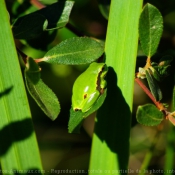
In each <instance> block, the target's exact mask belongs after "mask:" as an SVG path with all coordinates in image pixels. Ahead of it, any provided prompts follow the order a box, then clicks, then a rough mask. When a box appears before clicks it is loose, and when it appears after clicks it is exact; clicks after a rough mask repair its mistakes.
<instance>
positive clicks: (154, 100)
mask: <svg viewBox="0 0 175 175" xmlns="http://www.w3.org/2000/svg"><path fill="white" fill-rule="evenodd" d="M135 81H136V82H137V84H138V85H139V86H140V87H141V88H142V89H143V91H144V92H145V93H146V94H147V95H148V97H149V98H150V99H151V100H152V102H153V103H154V104H155V105H156V107H157V108H158V109H159V110H160V111H162V112H164V113H165V114H166V109H165V108H164V106H163V104H162V103H160V102H159V101H156V99H155V98H154V97H153V95H152V93H151V92H150V90H149V89H148V88H147V87H146V86H145V85H144V84H143V83H142V81H140V79H139V78H135Z"/></svg>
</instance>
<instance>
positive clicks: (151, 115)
mask: <svg viewBox="0 0 175 175" xmlns="http://www.w3.org/2000/svg"><path fill="white" fill-rule="evenodd" d="M136 118H137V121H138V122H139V123H140V124H142V125H145V126H156V125H159V124H160V123H161V121H162V120H163V119H164V114H163V113H162V112H161V111H159V110H158V109H157V108H156V107H155V106H154V105H152V104H146V105H143V106H139V107H138V109H137V114H136Z"/></svg>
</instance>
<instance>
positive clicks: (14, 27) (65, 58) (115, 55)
mask: <svg viewBox="0 0 175 175" xmlns="http://www.w3.org/2000/svg"><path fill="white" fill-rule="evenodd" d="M90 2H91V1H90V0H86V1H78V0H75V2H74V1H69V0H63V1H62V0H60V1H55V0H52V1H48V0H43V1H38V0H31V1H25V0H22V1H14V2H11V3H10V2H7V3H6V4H7V9H8V10H9V14H10V23H11V30H10V26H9V23H8V20H7V13H6V12H5V6H4V3H3V2H1V3H2V4H1V5H3V6H2V7H1V8H2V9H1V11H2V12H1V16H5V18H3V19H2V21H1V23H6V24H5V25H3V24H2V25H1V28H3V30H2V35H0V39H1V40H2V41H3V42H1V45H0V48H1V50H2V54H1V57H2V58H3V59H6V60H9V58H8V57H7V55H8V51H7V49H6V48H9V51H10V52H9V57H10V58H11V59H14V60H15V61H9V63H8V62H7V63H8V64H7V63H6V61H2V63H1V65H0V70H1V74H2V77H1V87H3V88H2V89H1V91H2V93H1V94H2V95H1V94H0V98H2V100H1V101H2V104H1V106H2V109H3V110H2V112H1V116H6V118H3V119H2V126H1V130H3V128H9V129H7V130H8V132H9V134H7V135H10V139H11V141H8V139H7V143H8V142H9V143H10V144H9V145H12V143H13V142H14V145H15V146H13V147H12V151H11V152H10V153H9V155H8V154H7V155H6V152H8V151H7V150H6V151H4V152H3V154H2V159H1V165H2V168H3V169H5V168H12V166H11V164H12V162H14V165H15V167H13V168H15V169H17V170H18V169H20V168H21V169H37V170H39V169H40V170H41V169H42V166H41V163H40V160H39V156H38V155H39V154H38V150H37V149H38V148H37V144H36V140H35V135H34V134H31V133H32V132H33V128H32V127H31V128H30V126H31V121H29V122H28V120H31V119H30V118H25V117H24V116H23V115H24V114H25V115H27V116H30V111H29V108H28V107H27V108H26V109H24V110H22V106H20V104H21V102H22V101H23V102H22V103H23V104H27V105H28V102H27V100H26V97H25V96H26V95H25V91H24V88H23V89H21V90H20V92H21V94H23V95H21V96H22V97H23V98H21V101H20V100H17V99H18V98H17V97H18V96H19V93H18V92H17V91H16V89H15V88H16V85H17V86H20V87H23V84H22V83H23V82H22V76H21V74H20V73H19V72H20V68H19V66H18V59H19V63H20V65H21V68H22V69H23V73H24V83H25V85H26V89H27V91H28V92H29V94H30V95H31V97H32V98H33V99H34V100H35V102H36V104H37V105H38V106H39V107H40V109H41V110H42V111H43V112H44V113H45V115H46V116H47V117H49V119H51V120H56V119H57V118H58V116H59V115H60V116H61V113H62V112H64V107H62V101H61V100H60V96H59V95H58V93H59V94H61V93H62V94H64V92H63V90H64V89H66V88H67V85H66V86H65V87H63V85H62V81H61V79H64V81H67V79H66V78H65V77H64V76H63V77H64V78H60V79H59V78H58V79H56V80H55V81H53V77H50V74H48V75H46V74H45V71H46V72H47V71H48V70H46V69H45V68H47V67H50V68H51V69H53V68H54V66H55V67H56V69H55V71H57V72H62V71H63V69H61V66H65V67H71V68H70V69H69V70H73V69H74V70H76V71H78V70H81V72H82V69H83V70H84V69H85V68H87V67H88V65H89V64H91V63H92V62H98V63H105V65H107V66H108V73H107V76H106V77H105V75H106V73H105V74H104V75H103V69H102V70H101V71H100V72H98V74H97V75H96V76H95V77H93V78H94V79H93V81H91V77H90V76H88V75H87V78H89V79H87V80H84V82H83V84H84V85H86V86H85V87H86V88H88V87H93V89H95V90H94V91H97V92H98V93H99V97H98V99H97V100H96V101H95V102H93V100H92V99H91V100H92V103H93V104H92V107H91V108H90V109H88V110H87V111H86V112H82V110H81V109H74V108H73V106H72V105H69V109H70V110H69V115H70V117H69V121H68V122H67V123H68V132H69V133H80V131H81V128H82V125H83V122H84V121H85V119H87V117H88V116H90V115H96V118H95V129H94V133H93V143H92V150H91V160H90V170H93V169H95V170H97V169H100V170H102V171H103V173H104V171H105V170H108V173H109V174H112V173H113V174H120V172H119V171H117V170H127V166H128V159H129V152H128V151H129V140H130V125H131V120H130V117H131V114H132V106H133V90H134V74H135V64H136V61H140V60H139V56H138V55H139V54H137V49H138V50H139V52H141V54H142V55H144V56H146V63H144V64H143V65H139V66H138V67H139V68H138V72H136V74H135V83H137V84H138V85H139V87H140V88H141V89H142V90H143V91H144V92H145V93H146V95H147V96H148V97H149V98H150V99H151V101H152V102H153V103H154V104H152V103H151V104H150V102H149V103H147V104H143V105H141V104H139V106H138V108H137V112H136V120H137V122H138V123H140V124H142V125H145V126H157V128H159V127H160V126H164V127H165V126H166V125H164V123H165V122H166V120H165V119H168V121H170V124H171V123H172V124H173V125H175V112H174V110H175V109H174V106H175V105H174V104H175V102H174V101H175V95H174V94H175V90H172V88H171V90H170V91H171V93H173V95H172V94H171V96H172V97H171V99H172V101H173V105H172V106H173V107H172V109H171V108H169V107H168V106H171V105H170V104H169V103H167V101H166V100H165V99H166V94H165V93H164V91H163V90H162V84H166V83H164V82H165V81H166V80H167V81H168V82H171V83H172V86H174V82H173V81H174V80H173V79H171V80H170V79H169V77H173V76H174V71H173V69H172V68H173V65H174V60H173V57H174V52H173V51H172V50H171V51H170V50H168V49H169V47H168V48H167V49H164V52H163V51H162V50H163V49H162V48H161V42H162V39H163V38H164V35H165V31H166V30H168V29H169V28H171V27H172V26H168V25H166V21H164V20H165V18H166V16H165V14H166V15H167V14H169V13H170V12H171V11H172V10H173V9H172V5H173V2H168V3H167V5H166V7H163V6H162V3H161V2H160V1H158V0H155V1H153V2H152V1H150V2H149V3H146V4H145V6H144V7H143V10H142V12H141V7H142V4H143V2H142V0H139V1H138V2H137V3H136V2H135V1H134V0H123V1H120V0H111V1H110V0H98V8H99V10H98V13H99V16H98V17H97V18H95V15H94V14H93V13H92V14H91V16H93V17H92V18H93V19H94V21H95V20H96V21H98V20H99V19H101V20H102V21H103V20H104V21H105V22H106V21H107V20H108V26H107V33H105V32H104V36H103V37H101V36H95V35H94V36H93V34H89V33H88V31H87V29H86V28H87V27H85V28H84V30H83V29H82V28H81V27H80V26H81V25H83V22H84V21H83V20H82V21H81V18H82V16H79V15H78V16H76V15H77V14H76V13H75V11H76V10H77V11H79V10H80V9H81V10H82V11H83V10H84V11H86V10H87V11H88V14H89V16H90V13H89V8H90V7H91V4H90ZM145 2H147V1H145ZM91 3H94V2H91ZM153 4H154V5H153ZM81 7H85V8H81ZM164 9H165V11H163V10H164ZM81 10H80V12H82V11H81ZM109 11H110V13H109ZM96 13H97V10H96V12H95V14H96ZM100 13H101V14H100ZM85 16H86V15H85ZM87 16H88V15H87ZM87 16H86V17H87ZM82 19H83V18H82ZM77 21H78V22H77ZM104 21H103V22H104ZM94 23H95V22H94ZM80 24H81V25H80ZM163 24H164V26H163ZM174 25H175V24H174ZM91 26H93V24H92V25H91ZM131 26H132V27H131ZM6 29H7V31H8V32H6ZM65 29H68V30H69V32H67V33H69V35H70V37H68V34H66V37H63V36H61V37H63V38H62V39H61V37H60V35H59V34H60V33H61V31H64V30H65ZM138 30H139V33H138V32H137V31H138ZM171 30H172V31H173V27H172V28H171ZM70 31H71V32H72V33H73V34H72V33H71V32H70ZM11 32H12V34H13V37H14V39H15V44H16V45H14V44H13V46H9V47H7V46H8V44H9V43H11V41H13V37H12V34H11ZM173 32H174V31H173ZM3 35H4V36H10V37H9V38H7V39H5V37H4V36H3ZM101 38H102V39H101ZM138 39H139V45H138ZM4 40H5V41H4ZM4 45H5V46H6V47H4ZM164 47H165V46H164ZM24 48H27V49H29V50H31V49H33V52H36V53H37V54H39V56H33V55H32V54H33V52H28V53H27V52H25V49H24ZM16 52H17V53H18V59H17V55H16ZM37 54H36V55H37ZM13 55H15V56H13ZM34 55H35V54H34ZM137 56H138V57H137ZM136 58H138V59H137V60H136ZM57 66H58V67H57ZM13 68H14V69H15V70H17V71H18V75H17V74H14V80H13V78H12V75H13V72H15V70H13ZM12 70H13V71H12ZM87 70H88V68H87ZM48 72H49V71H48ZM63 72H67V74H68V73H69V71H63ZM70 72H71V71H70ZM49 73H50V72H49ZM62 74H63V73H62ZM70 74H71V73H70ZM73 75H75V72H74V73H72V75H71V76H73ZM101 76H102V77H103V78H105V79H106V81H107V86H106V85H105V87H101V86H100V85H101V84H102V82H101V81H102V79H101ZM5 77H9V81H8V80H5ZM18 77H19V80H18ZM76 77H77V75H75V76H74V78H72V79H71V81H72V82H74V80H75V78H76ZM45 80H50V81H52V84H54V86H55V87H56V88H55V89H57V88H58V89H59V88H60V87H61V86H62V87H63V88H62V90H58V93H56V92H55V89H54V88H53V89H52V87H54V86H50V85H49V84H48V85H47V81H45ZM145 80H146V81H145ZM82 81H83V80H82ZM18 82H20V83H18ZM145 82H146V84H145ZM86 88H85V89H83V90H84V91H83V92H79V90H82V89H81V85H80V87H78V88H77V93H78V92H79V93H81V94H82V98H84V99H86V98H87V95H88V94H87V93H85V91H86ZM13 89H15V90H14V94H13ZM70 89H72V86H70ZM66 93H67V92H66ZM8 94H10V95H8ZM11 94H12V95H11ZM68 94H69V93H68ZM63 98H65V97H62V99H63ZM92 98H93V97H92ZM69 99H70V97H69ZM12 103H14V105H11V104H12ZM18 103H19V106H18ZM15 105H16V106H15ZM27 105H26V106H27ZM6 106H7V108H6ZM15 109H17V110H16V111H17V113H14V111H15ZM20 110H21V111H20ZM67 111H68V110H67ZM96 111H97V114H96ZM12 113H14V118H13V117H11V116H12ZM8 116H10V117H8ZM58 119H59V118H58ZM58 119H57V120H58ZM26 120H27V122H25V121H26ZM43 120H44V119H43ZM57 120H56V121H57ZM22 121H24V122H22ZM56 121H54V122H56ZM18 122H22V123H21V124H19V128H20V131H21V133H22V132H24V131H23V130H24V129H25V128H24V126H26V128H27V132H24V135H25V133H26V135H25V136H24V137H23V134H21V135H20V132H19V139H18V137H17V136H16V135H15V134H14V135H13V134H12V135H11V134H10V133H11V132H12V133H13V132H14V133H15V132H16V131H14V130H15V128H16V126H18ZM16 123H17V125H16ZM23 123H24V125H23ZM13 125H15V126H14V127H13ZM157 130H158V131H157V132H156V133H157V134H156V135H155V138H156V137H159V134H158V132H159V129H157ZM10 131H11V132H10ZM170 133H171V135H173V134H174V132H173V129H172V130H171V132H170ZM30 135H33V136H31V139H29V138H30ZM3 138H4V137H3ZM173 138H174V137H173ZM19 140H20V141H21V140H23V141H24V142H23V144H22V145H20V144H18V141H19ZM172 142H173V139H172V138H171V137H168V141H167V144H168V146H167V152H170V150H171V149H172V147H171V146H170V144H172ZM26 143H29V144H30V145H33V148H31V149H29V151H28V153H26V154H30V152H35V155H36V156H34V158H33V159H35V160H37V161H36V162H37V163H36V167H33V164H32V163H30V161H34V160H33V159H29V161H24V162H23V160H24V158H19V157H20V156H23V155H24V151H22V152H21V153H20V152H19V150H20V149H22V150H23V149H24V148H25V147H26ZM9 145H8V146H9ZM16 145H17V150H18V151H17V154H16V155H15V153H14V152H15V147H16ZM9 147H10V146H9ZM155 147H156V139H154V141H153V143H152V144H151V146H150V149H149V151H148V154H147V155H146V156H145V159H144V161H143V164H142V166H141V170H144V169H147V168H148V166H149V163H150V161H151V157H152V156H153V153H152V152H153V151H154V149H155ZM1 149H3V146H2V148H1ZM4 149H5V147H4ZM1 152H2V151H1ZM168 156H169V157H168V158H166V162H165V165H166V166H165V169H166V168H173V165H172V164H171V165H170V164H169V163H167V162H169V158H170V159H171V160H172V156H170V154H168ZM9 157H12V160H10V159H9ZM29 157H30V156H29ZM106 158H107V159H108V163H106V161H105V159H106ZM17 160H19V162H20V163H19V165H17ZM26 164H28V165H27V166H26ZM114 170H116V172H115V173H114V172H113V171H114ZM106 173H107V172H106ZM122 173H126V172H122ZM139 173H140V174H143V172H139ZM89 174H97V173H96V172H93V171H91V172H89Z"/></svg>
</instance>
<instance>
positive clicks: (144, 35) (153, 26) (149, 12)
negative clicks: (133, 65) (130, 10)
mask: <svg viewBox="0 0 175 175" xmlns="http://www.w3.org/2000/svg"><path fill="white" fill-rule="evenodd" d="M162 31H163V19H162V16H161V14H160V12H159V10H158V9H157V8H156V7H154V6H153V5H151V4H147V5H145V7H144V8H143V11H142V13H141V16H140V21H139V36H140V43H141V47H142V50H143V52H144V53H145V54H146V55H147V56H148V57H151V56H152V55H153V54H154V53H155V52H156V50H157V47H158V44H159V41H160V38H161V36H162Z"/></svg>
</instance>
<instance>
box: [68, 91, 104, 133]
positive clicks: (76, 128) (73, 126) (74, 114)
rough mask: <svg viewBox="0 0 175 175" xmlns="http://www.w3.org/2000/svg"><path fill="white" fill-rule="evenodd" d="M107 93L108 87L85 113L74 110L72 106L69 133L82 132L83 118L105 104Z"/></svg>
mask: <svg viewBox="0 0 175 175" xmlns="http://www.w3.org/2000/svg"><path fill="white" fill-rule="evenodd" d="M106 94H107V89H106V90H105V91H104V93H103V94H102V95H101V96H100V97H99V98H98V99H97V101H96V102H95V103H94V105H93V106H92V107H91V108H90V110H89V111H87V112H85V113H83V112H81V111H74V110H73V109H72V108H71V109H70V119H69V124H68V130H69V133H79V132H80V127H81V124H82V122H83V120H84V119H85V118H86V117H88V116H89V115H90V114H92V113H93V112H95V111H96V110H98V109H99V108H100V107H101V105H102V104H103V102H104V100H105V98H106Z"/></svg>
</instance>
